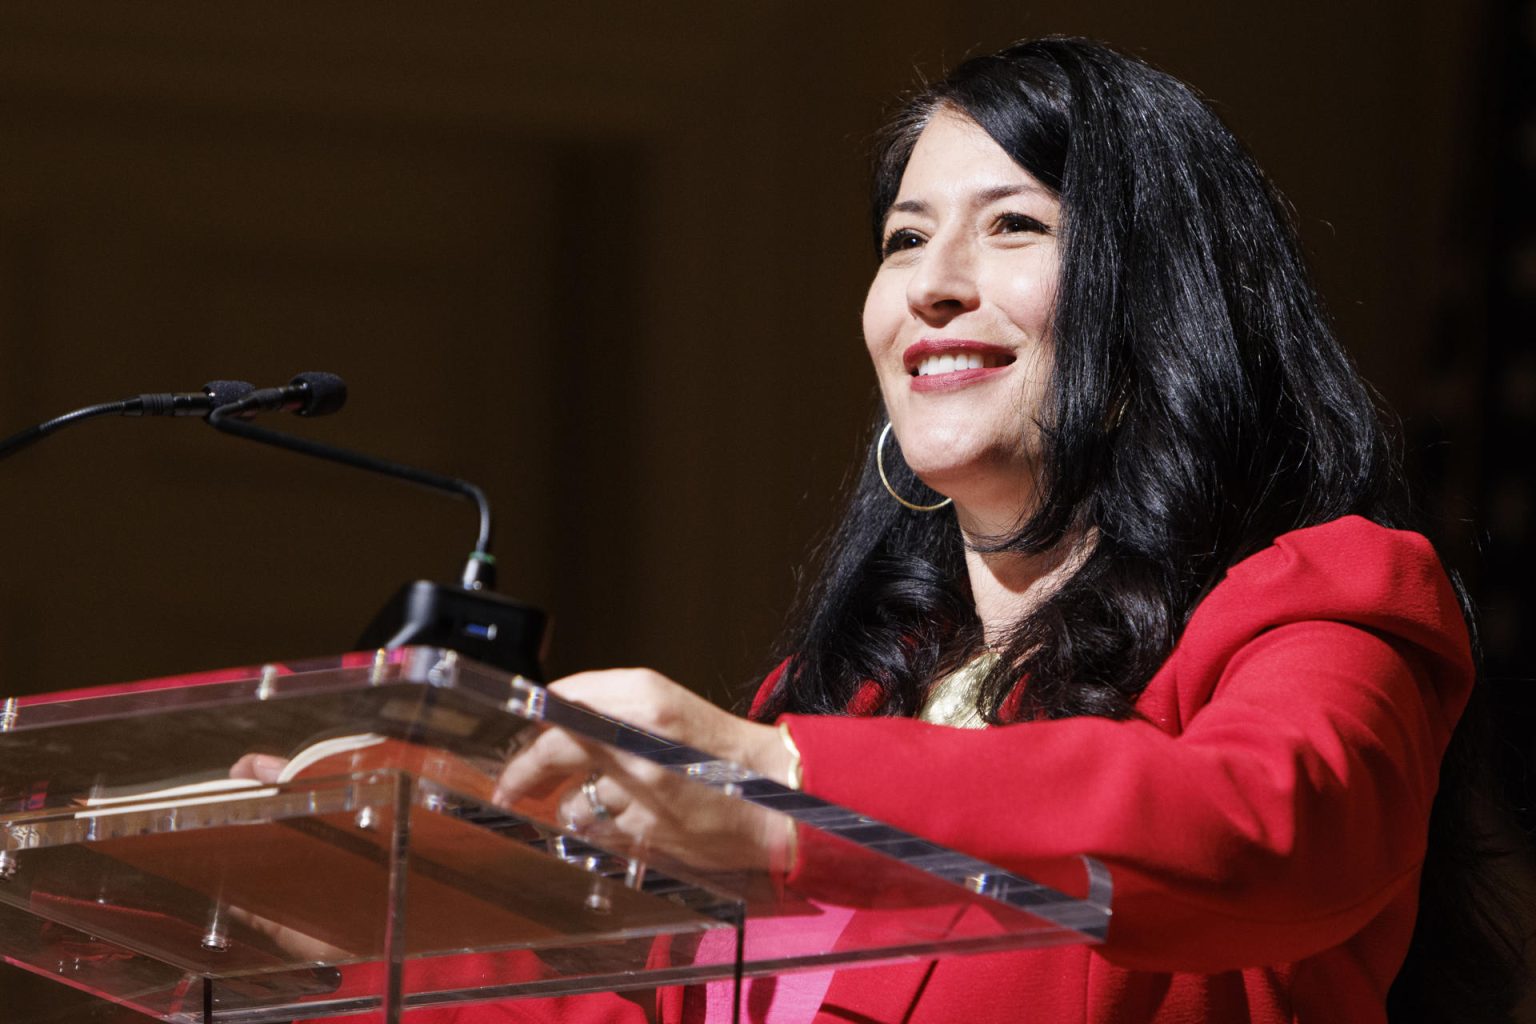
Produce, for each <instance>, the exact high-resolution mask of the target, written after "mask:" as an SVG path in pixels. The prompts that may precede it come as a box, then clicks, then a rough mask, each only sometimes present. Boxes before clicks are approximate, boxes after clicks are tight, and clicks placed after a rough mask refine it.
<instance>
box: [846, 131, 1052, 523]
mask: <svg viewBox="0 0 1536 1024" xmlns="http://www.w3.org/2000/svg"><path fill="white" fill-rule="evenodd" d="M1060 226H1061V205H1060V203H1059V202H1058V201H1057V200H1056V197H1055V196H1054V195H1052V193H1051V192H1050V190H1049V189H1047V188H1046V187H1045V186H1043V185H1041V184H1040V182H1038V181H1036V180H1035V178H1034V177H1033V176H1032V175H1030V173H1029V172H1028V171H1025V170H1024V169H1023V168H1022V167H1020V166H1019V165H1018V164H1016V163H1014V162H1013V160H1012V159H1011V158H1010V157H1009V156H1008V154H1007V153H1005V152H1003V150H1002V148H1001V147H999V146H998V145H997V143H995V142H993V141H992V138H991V137H990V136H989V135H987V133H986V132H984V131H983V130H982V129H981V128H980V127H978V126H977V125H976V123H975V122H974V121H972V120H970V119H969V118H967V117H965V116H964V115H963V114H959V113H957V112H954V111H952V110H949V109H944V108H941V109H940V111H939V112H937V113H936V114H935V115H934V116H933V118H932V120H930V122H929V123H928V126H927V127H926V128H925V129H924V130H923V133H922V135H921V136H919V137H918V140H917V145H916V147H915V148H914V149H913V151H912V158H911V160H910V161H909V162H908V163H907V168H906V171H905V173H904V174H903V175H902V178H901V188H900V189H899V191H898V192H897V195H896V201H895V203H893V204H892V206H891V209H890V212H889V214H887V217H886V223H885V231H884V235H883V238H884V246H883V250H884V256H883V259H882V262H881V264H880V269H879V271H878V272H877V273H876V274H875V280H874V282H873V283H872V284H871V285H870V288H869V296H868V298H867V299H866V300H865V303H864V343H865V344H866V345H867V346H868V347H869V355H870V359H872V360H873V361H874V365H875V373H876V375H877V376H878V377H879V380H880V390H881V392H882V393H883V394H884V397H885V407H886V410H887V411H888V412H889V413H890V417H891V423H892V425H893V428H894V431H895V434H896V438H897V440H898V441H900V443H901V450H902V454H903V455H904V456H905V458H906V461H907V464H908V465H909V466H911V467H912V469H913V471H914V472H916V473H917V475H918V476H919V477H921V478H922V480H923V482H924V483H926V484H927V485H928V486H930V487H932V488H933V489H934V490H936V491H938V492H939V493H941V494H944V495H947V496H949V497H952V498H954V499H955V505H956V508H957V510H958V511H959V513H960V517H961V525H962V526H963V527H965V528H966V529H967V530H971V531H976V532H983V533H1000V532H1004V531H1006V530H1008V529H1009V528H1011V527H1013V526H1015V525H1017V523H1018V521H1019V519H1020V517H1021V516H1022V515H1023V514H1024V513H1025V512H1026V511H1027V510H1028V508H1029V507H1030V506H1031V505H1032V504H1033V501H1034V497H1035V487H1034V481H1035V479H1036V471H1035V470H1036V464H1037V461H1038V456H1039V449H1040V430H1039V427H1038V424H1037V420H1038V416H1039V411H1040V405H1041V402H1042V400H1043V396H1044V394H1045V385H1046V381H1047V379H1048V378H1049V376H1050V372H1051V365H1052V353H1051V336H1050V323H1051V313H1052V308H1053V306H1054V301H1055V292H1056V281H1057V276H1058V253H1057V239H1058V231H1059V228H1060Z"/></svg>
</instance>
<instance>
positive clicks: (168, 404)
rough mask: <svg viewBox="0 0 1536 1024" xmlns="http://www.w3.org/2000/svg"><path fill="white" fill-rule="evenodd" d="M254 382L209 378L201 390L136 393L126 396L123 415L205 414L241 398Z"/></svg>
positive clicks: (251, 387) (246, 393) (252, 387)
mask: <svg viewBox="0 0 1536 1024" xmlns="http://www.w3.org/2000/svg"><path fill="white" fill-rule="evenodd" d="M255 390H256V388H255V386H254V385H252V384H249V383H247V382H246V381H243V380H211V381H209V382H208V383H207V384H204V385H203V390H201V391H183V392H175V393H162V394H157V395H140V396H139V397H137V398H130V399H128V400H126V401H125V402H124V403H123V405H124V409H123V412H122V415H124V416H206V415H208V414H209V413H210V412H212V411H213V410H215V409H217V408H218V407H219V406H221V405H230V404H231V403H234V402H238V401H241V400H242V399H244V398H245V397H246V396H247V395H249V394H250V393H251V392H253V391H255Z"/></svg>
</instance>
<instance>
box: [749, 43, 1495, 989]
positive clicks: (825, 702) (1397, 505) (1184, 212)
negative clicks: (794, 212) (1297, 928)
mask: <svg viewBox="0 0 1536 1024" xmlns="http://www.w3.org/2000/svg"><path fill="white" fill-rule="evenodd" d="M940 110H954V111H958V112H960V113H963V114H964V115H965V116H967V117H969V118H970V119H971V120H973V121H975V122H976V124H978V125H979V126H981V128H983V129H984V130H985V131H986V132H987V134H988V135H990V136H991V137H992V139H993V140H995V141H996V142H997V143H998V145H999V146H1001V147H1002V148H1003V150H1005V151H1006V152H1007V153H1008V154H1009V155H1010V156H1011V157H1012V158H1013V159H1014V160H1015V161H1016V162H1017V163H1018V164H1019V165H1020V166H1022V167H1023V168H1024V169H1025V170H1027V171H1029V173H1030V174H1032V175H1033V176H1034V177H1035V178H1036V179H1038V180H1039V181H1040V182H1041V183H1042V184H1044V185H1046V186H1047V187H1049V188H1050V189H1052V190H1053V191H1054V192H1055V193H1056V195H1057V196H1058V198H1059V200H1060V202H1061V207H1062V214H1063V216H1062V221H1063V229H1064V230H1063V238H1062V246H1063V248H1062V255H1061V277H1060V280H1059V282H1058V288H1057V305H1056V309H1055V313H1054V321H1053V324H1052V337H1053V348H1054V353H1055V364H1054V369H1053V372H1052V376H1051V379H1050V382H1049V387H1048V392H1047V396H1046V399H1045V401H1044V403H1043V408H1042V410H1041V411H1040V413H1039V419H1040V422H1039V425H1038V426H1039V429H1040V430H1041V433H1042V438H1043V442H1042V443H1043V452H1042V456H1041V470H1040V475H1041V478H1040V480H1039V482H1038V494H1039V498H1038V501H1037V504H1036V506H1035V507H1034V508H1033V509H1032V510H1031V511H1030V514H1029V515H1028V516H1027V518H1025V519H1024V520H1023V521H1022V522H1021V523H1020V525H1019V526H1018V528H1017V530H1016V531H1015V532H1014V533H1013V534H1012V535H1011V536H1009V537H1006V538H1001V539H998V540H996V541H995V542H994V546H995V548H996V549H997V550H1013V551H1019V552H1025V553H1034V554H1038V553H1044V552H1048V551H1052V550H1057V549H1059V547H1060V546H1061V545H1062V544H1063V543H1064V542H1070V540H1071V538H1073V537H1080V536H1084V535H1086V534H1087V533H1088V532H1089V531H1092V533H1093V535H1094V536H1095V538H1096V539H1095V541H1094V543H1093V544H1092V545H1091V548H1090V549H1089V550H1088V552H1087V554H1086V557H1085V559H1084V561H1083V562H1082V564H1081V566H1080V567H1079V568H1078V569H1077V570H1076V571H1075V572H1074V573H1073V574H1072V575H1071V576H1070V577H1069V578H1068V579H1067V580H1066V581H1065V582H1064V583H1063V584H1062V585H1061V586H1060V587H1059V589H1057V590H1056V591H1055V592H1054V593H1053V594H1052V595H1050V596H1049V597H1048V598H1046V599H1045V600H1044V601H1042V602H1041V603H1040V604H1039V605H1038V606H1036V607H1035V608H1034V609H1033V610H1032V611H1030V612H1029V613H1028V614H1027V615H1026V616H1025V617H1024V618H1023V620H1022V621H1020V622H1017V623H1016V624H1014V626H1013V628H1012V630H1011V632H1010V634H1009V637H1008V640H1007V643H1006V645H1005V648H1004V650H1003V651H1002V656H1001V657H1000V658H999V659H998V663H997V665H996V667H995V668H994V669H993V670H992V671H991V672H990V673H989V674H988V676H987V677H986V679H985V680H984V682H983V683H982V686H981V688H980V690H979V692H978V698H977V699H978V704H979V707H978V710H979V711H980V712H981V713H982V715H983V716H984V717H985V718H986V720H987V721H988V722H991V723H994V724H995V723H999V722H1003V721H1007V720H1022V719H1037V718H1041V717H1044V718H1062V717H1068V716H1073V715H1099V716H1105V717H1109V718H1117V719H1123V718H1127V717H1132V716H1133V715H1134V714H1135V710H1134V702H1135V700H1136V698H1137V696H1138V695H1139V694H1140V693H1141V692H1142V690H1143V689H1144V688H1145V687H1146V685H1147V683H1148V682H1149V681H1150V679H1151V678H1152V676H1153V674H1154V673H1155V672H1156V671H1157V669H1158V668H1159V667H1160V666H1161V665H1162V664H1163V662H1164V661H1165V660H1166V659H1167V657H1168V656H1169V654H1170V652H1171V651H1172V649H1173V646H1174V643H1175V641H1176V640H1177V639H1178V637H1179V634H1180V633H1181V631H1182V630H1183V628H1184V626H1185V624H1186V623H1187V622H1188V620H1189V617H1190V615H1191V613H1192V612H1193V610H1194V608H1195V606H1196V604H1197V603H1198V602H1199V601H1200V599H1201V598H1202V597H1203V596H1204V595H1205V594H1206V593H1207V592H1208V591H1209V590H1210V589H1211V588H1212V587H1213V586H1214V585H1215V584H1216V583H1217V582H1218V581H1219V580H1220V579H1221V577H1222V575H1223V573H1224V572H1225V570H1226V569H1227V568H1228V567H1229V566H1231V565H1233V564H1234V563H1235V562H1237V561H1239V560H1241V559H1242V558H1244V557H1246V556H1247V555H1250V554H1252V553H1254V552H1256V551H1258V550H1260V549H1262V548H1264V547H1266V546H1268V545H1269V544H1270V543H1271V542H1272V541H1273V540H1274V539H1275V537H1277V536H1278V535H1280V534H1282V533H1285V532H1287V531H1290V530H1294V529H1298V528H1301V527H1306V526H1312V525H1316V524H1320V523H1324V522H1327V521H1329V520H1333V519H1336V518H1338V517H1340V516H1343V515H1348V514H1358V515H1361V516H1364V517H1366V518H1368V519H1371V520H1373V521H1375V522H1377V523H1380V524H1382V525H1385V526H1391V527H1403V526H1409V525H1412V524H1411V522H1410V518H1411V517H1410V513H1409V505H1408V501H1407V496H1406V488H1405V486H1404V483H1403V479H1402V474H1401V471H1400V468H1399V465H1398V461H1397V458H1396V455H1395V445H1394V443H1393V442H1392V441H1391V439H1390V436H1389V433H1388V431H1387V430H1386V429H1385V428H1384V426H1383V420H1382V417H1381V415H1380V413H1379V411H1378V409H1377V407H1376V404H1375V403H1374V401H1373V397H1372V395H1371V394H1370V392H1369V391H1368V390H1367V388H1366V386H1365V385H1364V383H1363V382H1362V381H1361V379H1360V377H1359V375H1358V374H1357V372H1356V371H1355V368H1354V366H1353V364H1352V363H1351V361H1350V359H1349V357H1348V356H1347V355H1346V354H1345V352H1344V351H1343V349H1342V348H1341V347H1340V345H1339V344H1338V342H1337V341H1336V340H1335V338H1334V336H1333V333H1332V330H1331V328H1330V325H1329V323H1328V320H1327V317H1326V316H1325V315H1324V313H1323V309H1322V304H1321V301H1320V300H1319V297H1318V295H1317V294H1316V291H1315V289H1314V287H1313V285H1312V282H1311V278H1310V275H1309V273H1308V271H1307V268H1306V266H1305V265H1304V262H1303V260H1302V258H1301V256H1300V245H1299V242H1298V239H1297V237H1296V233H1295V230H1294V227H1293V225H1292V222H1291V219H1290V216H1289V211H1288V208H1287V207H1286V205H1285V203H1284V202H1283V200H1282V199H1281V198H1280V196H1279V195H1278V193H1277V192H1276V190H1275V189H1274V188H1273V187H1272V186H1271V185H1270V183H1269V182H1268V180H1267V179H1266V178H1265V177H1264V175H1263V173H1262V172H1261V171H1260V170H1259V168H1258V166H1257V165H1256V164H1255V163H1254V161H1253V159H1252V158H1251V156H1250V155H1249V154H1248V153H1247V152H1246V150H1245V149H1244V148H1243V147H1242V145H1241V144H1240V143H1239V142H1238V141H1237V139H1236V138H1235V137H1234V136H1233V135H1232V133H1231V132H1230V131H1229V130H1228V129H1227V128H1226V126H1225V125H1224V124H1223V123H1222V122H1221V121H1220V119H1219V118H1218V117H1217V116H1216V115H1215V114H1214V113H1213V112H1212V111H1211V110H1210V109H1209V108H1208V107H1207V106H1206V105H1205V104H1204V103H1203V102H1202V101H1201V100H1200V99H1199V97H1197V96H1196V95H1195V94H1194V93H1193V91H1192V90H1191V89H1190V88H1189V87H1188V86H1186V85H1185V84H1183V83H1182V82H1180V81H1178V80H1177V79H1174V78H1173V77H1171V76H1169V75H1167V74H1164V73H1162V72H1160V71H1157V70H1155V69H1153V68H1151V67H1149V66H1148V65H1146V64H1145V63H1143V62H1141V61H1139V60H1136V59H1134V58H1131V57H1127V56H1124V55H1121V54H1119V53H1116V52H1115V51H1113V50H1110V49H1108V48H1106V47H1104V46H1102V45H1099V44H1096V43H1091V42H1087V41H1083V40H1074V39H1060V38H1053V39H1045V40H1039V41H1033V42H1026V43H1020V44H1017V45H1014V46H1010V47H1008V48H1007V49H1005V50H1002V51H1001V52H998V53H996V54H992V55H988V56H984V57H978V58H975V59H972V60H969V61H967V62H965V63H964V64H962V65H961V66H960V67H959V68H958V69H956V70H955V71H954V72H953V73H952V74H950V75H949V76H948V77H947V78H945V79H944V80H943V81H941V82H939V83H938V84H936V85H932V86H930V87H928V88H926V89H924V90H923V91H922V92H921V93H919V94H917V95H916V96H915V97H913V98H912V99H910V100H909V101H908V102H907V103H906V104H905V105H904V106H903V107H902V108H901V110H900V112H899V113H898V114H897V116H896V117H895V118H894V120H893V121H892V122H891V123H890V125H889V126H888V127H887V129H886V130H885V131H884V133H883V134H882V135H881V136H880V139H879V145H878V151H877V155H876V169H875V181H874V192H873V211H872V212H873V218H874V226H875V233H876V248H877V251H878V248H879V245H880V234H881V232H882V230H883V225H884V221H885V217H886V213H887V211H888V210H889V208H890V206H891V204H892V203H893V202H894V200H895V197H896V194H897V190H898V187H899V185H900V182H901V176H902V173H903V171H904V169H905V167H906V163H907V160H908V159H909V158H910V156H911V154H912V149H913V146H914V145H915V144H916V141H917V137H918V135H919V134H920V133H921V132H922V130H923V128H924V127H925V126H926V125H927V124H928V122H929V121H930V119H931V118H932V117H933V116H934V115H935V113H936V112H938V111H940ZM883 423H884V416H883V414H881V415H879V416H877V417H876V422H875V424H874V430H872V431H871V435H870V436H871V437H872V438H873V437H875V436H876V432H877V431H878V429H879V428H880V426H882V425H883ZM1027 427H1028V425H1027V424H1024V423H1021V424H1020V428H1019V429H1020V431H1021V432H1023V431H1024V430H1026V429H1027ZM888 461H889V463H891V464H890V465H888V467H887V468H888V469H891V470H894V473H893V484H894V485H895V486H896V488H897V489H898V491H901V492H902V493H905V494H908V495H912V496H916V495H922V494H931V492H928V491H926V489H925V488H923V486H922V484H921V483H920V482H919V481H918V480H917V479H916V478H915V477H914V476H913V475H912V473H911V471H910V470H909V469H906V468H905V466H904V464H901V461H900V460H897V459H892V460H888ZM929 500H934V499H929ZM963 544H964V542H963V540H962V538H961V536H960V532H959V530H958V529H957V527H956V525H955V522H954V516H953V513H952V512H949V511H944V512H939V513H935V514H928V515H923V514H919V513H914V512H911V511H908V510H906V509H903V508H901V507H899V506H898V505H897V504H896V503H895V502H893V501H891V500H890V498H889V497H888V495H887V494H886V493H885V492H884V489H883V488H882V486H881V483H880V480H879V477H878V475H877V474H876V471H875V454H874V446H873V444H871V446H870V451H869V454H868V456H867V457H866V459H865V463H864V466H863V468H862V471H861V473H860V475H859V477H858V479H857V482H856V484H855V485H854V488H853V493H852V495H851V497H850V499H849V502H848V506H847V508H846V510H845V512H844V514H843V515H842V517H841V520H840V522H839V524H838V526H837V528H836V530H835V532H834V533H833V534H832V536H831V537H830V538H829V540H828V542H827V543H826V545H825V547H824V549H823V551H822V555H821V561H822V566H821V571H820V573H819V575H818V576H817V578H816V579H815V580H814V582H813V584H812V585H811V586H810V587H809V588H808V590H807V592H806V594H805V595H804V597H803V598H802V605H801V608H800V609H799V611H798V613H797V618H796V620H795V621H794V622H793V623H792V625H791V628H790V629H789V631H788V633H787V637H786V640H785V642H784V643H783V645H782V650H781V652H780V654H781V656H787V657H788V658H789V665H788V668H787V669H786V671H785V672H784V673H783V674H782V675H781V677H780V679H779V682H778V684H777V685H776V687H775V689H774V690H773V691H772V692H771V693H770V694H769V695H768V697H767V700H766V702H765V704H764V706H763V707H761V708H760V710H759V715H760V717H763V718H766V719H771V718H773V717H774V716H776V715H778V714H781V713H783V712H788V711H794V712H802V713H819V714H846V713H848V710H849V708H850V704H851V702H852V701H853V700H854V698H855V695H856V693H859V692H860V691H861V688H864V687H866V686H867V685H868V682H869V681H873V683H874V684H875V685H876V686H877V687H878V691H879V699H878V700H877V701H875V702H873V703H872V704H869V705H868V706H866V707H863V708H861V710H863V711H866V712H871V713H875V714H884V715H912V714H914V713H916V711H917V710H918V709H919V708H920V706H921V704H922V700H923V697H924V694H925V689H926V687H927V685H928V684H929V682H930V681H931V680H932V679H934V678H935V677H936V676H937V675H939V674H941V673H942V672H944V671H946V670H948V669H951V668H953V667H956V666H957V665H958V664H960V663H962V662H964V661H965V660H967V659H968V658H969V657H970V656H971V655H973V654H974V653H976V651H977V650H979V648H980V644H981V630H980V623H979V622H978V620H977V618H976V614H975V610H974V607H973V604H972V600H971V595H970V591H969V584H968V581H967V575H966V571H965V565H964V554H965V552H964V546H963ZM1020 678H1028V679H1029V681H1030V685H1029V686H1028V687H1027V688H1024V689H1023V691H1022V693H1019V692H1016V691H1018V689H1019V688H1018V687H1017V686H1016V684H1017V681H1018V680H1019V679H1020ZM866 703H867V702H866ZM1448 763H1457V761H1456V759H1455V758H1452V759H1451V761H1449V762H1448ZM1459 791H1460V790H1459V788H1458V787H1455V786H1452V787H1449V788H1448V789H1447V792H1459ZM1449 813H1450V812H1444V811H1440V810H1439V809H1438V805H1437V814H1438V816H1439V819H1440V821H1441V822H1444V821H1445V820H1446V818H1447V815H1448V814H1449ZM1458 820H1460V819H1458ZM1442 831H1443V830H1442ZM1433 863H1435V857H1434V855H1433V853H1432V856H1431V864H1433ZM1426 891H1428V889H1427V890H1426ZM1451 913H1453V914H1454V911H1452V912H1451ZM1462 952H1463V953H1464V952H1465V947H1464V948H1463V951H1462ZM1495 954H1497V955H1495ZM1510 954H1511V950H1510V949H1509V948H1507V943H1506V944H1505V947H1501V948H1500V949H1496V950H1493V951H1492V952H1491V953H1488V955H1487V956H1484V957H1482V962H1481V969H1482V970H1483V973H1481V974H1479V973H1477V972H1476V971H1474V972H1473V973H1472V974H1464V976H1463V977H1462V979H1461V980H1462V981H1463V982H1465V983H1469V984H1471V985H1474V986H1476V987H1479V988H1481V989H1482V995H1483V996H1485V997H1486V996H1487V995H1488V994H1489V993H1488V988H1487V986H1488V985H1489V984H1491V983H1492V982H1494V981H1497V980H1498V978H1505V977H1507V976H1508V974H1509V970H1508V969H1510V968H1511V965H1509V964H1507V963H1505V962H1504V961H1507V960H1508V959H1509V956H1510ZM1433 955H1435V956H1438V955H1439V954H1438V953H1435V954H1433ZM1500 956H1503V958H1504V960H1500V959H1499V957H1500ZM1457 963H1460V960H1459V959H1458V960H1457ZM1490 964H1492V965H1494V966H1495V967H1497V968H1498V971H1503V972H1504V973H1503V974H1499V975H1498V977H1497V978H1496V977H1494V976H1493V975H1490V974H1488V973H1487V970H1488V969H1490ZM1495 973H1496V974H1497V971H1496V972H1495ZM1453 980H1454V979H1453ZM1462 989H1463V985H1460V984H1458V985H1456V986H1455V988H1454V989H1453V990H1449V991H1450V992H1452V993H1453V994H1454V993H1460V992H1461V991H1462ZM1506 994H1507V993H1506ZM1457 998H1458V999H1459V998H1461V997H1460V996H1459V995H1458V996H1457ZM1468 1009H1469V1006H1468V1005H1467V1004H1466V1003H1464V1002H1462V1003H1459V1004H1458V1010H1459V1011H1460V1012H1462V1013H1465V1012H1466V1011H1467V1010H1468ZM1490 1012H1491V1013H1492V1012H1494V1011H1490ZM1460 1019H1468V1020H1470V1019H1473V1018H1472V1017H1461V1018H1460ZM1490 1019H1497V1017H1496V1016H1494V1017H1491V1018H1490Z"/></svg>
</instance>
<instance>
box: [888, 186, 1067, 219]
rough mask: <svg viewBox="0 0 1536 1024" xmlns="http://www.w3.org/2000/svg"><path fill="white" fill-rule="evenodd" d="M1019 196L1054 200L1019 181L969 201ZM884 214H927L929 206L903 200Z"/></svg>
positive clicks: (991, 188)
mask: <svg viewBox="0 0 1536 1024" xmlns="http://www.w3.org/2000/svg"><path fill="white" fill-rule="evenodd" d="M1020 195H1034V196H1042V197H1045V198H1047V199H1049V198H1054V197H1053V196H1052V195H1051V192H1050V190H1049V189H1047V188H1045V187H1044V186H1042V185H1036V184H1034V183H1033V182H1027V181H1021V182H1016V183H1014V184H1010V185H992V186H989V187H987V188H984V189H981V190H980V191H978V192H975V193H974V194H972V196H971V199H972V200H973V201H974V202H975V203H976V205H978V206H986V205H988V204H990V203H995V202H997V201H998V200H999V199H1010V198H1012V197H1014V196H1020ZM886 212H887V214H891V213H927V212H929V206H928V204H927V203H926V202H924V201H923V200H921V199H903V200H902V201H901V202H899V203H892V204H891V208H890V209H889V210H888V211H886Z"/></svg>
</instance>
